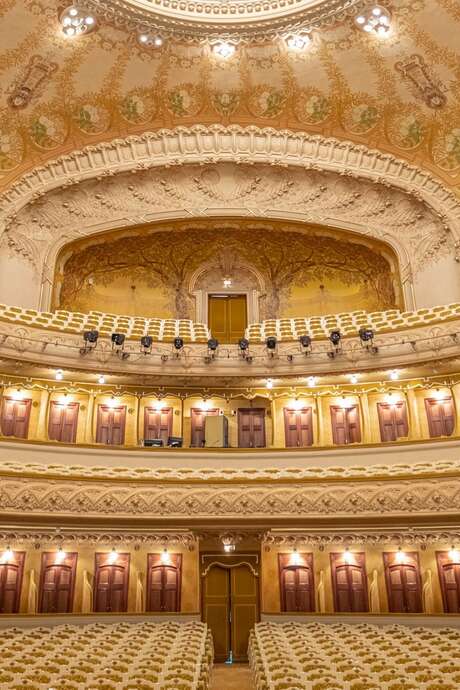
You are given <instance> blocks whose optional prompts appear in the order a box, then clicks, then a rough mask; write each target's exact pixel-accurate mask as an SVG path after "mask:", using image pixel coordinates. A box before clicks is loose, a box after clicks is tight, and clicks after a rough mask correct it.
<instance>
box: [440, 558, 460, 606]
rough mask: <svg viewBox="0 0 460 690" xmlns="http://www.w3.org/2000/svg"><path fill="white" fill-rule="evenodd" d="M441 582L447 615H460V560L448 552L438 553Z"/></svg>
mask: <svg viewBox="0 0 460 690" xmlns="http://www.w3.org/2000/svg"><path fill="white" fill-rule="evenodd" d="M436 560H437V562H438V572H439V581H440V583H441V592H442V603H443V605H444V612H445V613H460V558H459V557H458V555H457V556H456V557H455V558H452V556H451V554H450V553H449V552H448V551H437V552H436Z"/></svg>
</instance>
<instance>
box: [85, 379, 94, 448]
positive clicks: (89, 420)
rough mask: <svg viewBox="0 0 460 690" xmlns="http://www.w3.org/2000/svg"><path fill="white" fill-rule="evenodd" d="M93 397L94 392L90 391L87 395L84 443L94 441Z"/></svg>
mask: <svg viewBox="0 0 460 690" xmlns="http://www.w3.org/2000/svg"><path fill="white" fill-rule="evenodd" d="M95 399H96V394H95V393H92V392H91V393H90V394H89V396H88V409H87V410H86V427H85V443H94V437H93V416H94V401H95Z"/></svg>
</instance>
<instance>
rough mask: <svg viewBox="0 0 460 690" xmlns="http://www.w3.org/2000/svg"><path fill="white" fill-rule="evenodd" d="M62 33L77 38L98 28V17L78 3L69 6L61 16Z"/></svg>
mask: <svg viewBox="0 0 460 690" xmlns="http://www.w3.org/2000/svg"><path fill="white" fill-rule="evenodd" d="M59 21H60V22H61V27H62V33H63V34H64V36H66V37H67V38H77V37H78V36H82V35H83V34H88V33H90V32H91V31H93V30H94V29H95V28H96V17H94V16H93V15H92V14H89V13H88V12H86V11H85V10H84V9H83V8H81V7H77V6H76V5H70V7H67V8H66V9H65V10H64V11H63V12H62V14H61V15H60V17H59Z"/></svg>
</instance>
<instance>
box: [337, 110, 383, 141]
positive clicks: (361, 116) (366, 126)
mask: <svg viewBox="0 0 460 690" xmlns="http://www.w3.org/2000/svg"><path fill="white" fill-rule="evenodd" d="M379 119H380V111H379V109H378V107H377V106H376V105H373V104H371V103H358V104H356V105H352V106H350V107H349V108H348V109H347V110H346V111H345V114H344V126H345V129H348V130H349V131H350V132H354V133H355V134H364V133H365V132H369V131H370V130H371V129H373V128H374V127H375V126H376V125H377V124H378V122H379Z"/></svg>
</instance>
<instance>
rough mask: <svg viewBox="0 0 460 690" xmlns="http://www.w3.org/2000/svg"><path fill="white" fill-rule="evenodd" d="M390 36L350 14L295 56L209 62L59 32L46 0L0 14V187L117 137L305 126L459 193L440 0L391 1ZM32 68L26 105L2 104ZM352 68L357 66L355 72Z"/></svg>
mask: <svg viewBox="0 0 460 690" xmlns="http://www.w3.org/2000/svg"><path fill="white" fill-rule="evenodd" d="M391 10H392V13H393V20H394V31H393V34H392V36H391V37H390V38H389V39H387V40H386V41H385V42H383V43H382V42H379V41H376V40H372V39H373V37H371V36H368V35H365V34H364V33H363V32H360V31H359V30H357V29H356V28H355V26H354V23H353V19H352V17H348V16H344V17H343V20H342V23H339V24H332V25H331V26H324V27H321V29H318V30H317V31H316V32H314V36H313V42H312V45H311V47H310V49H309V50H308V51H307V52H306V53H299V54H292V53H288V52H287V51H286V49H285V46H284V44H283V42H282V41H273V42H271V43H267V44H266V45H264V46H256V45H254V44H252V43H251V42H248V43H246V44H244V45H241V46H239V47H238V51H237V54H236V55H235V57H234V58H232V59H230V60H229V61H227V62H225V63H223V62H222V61H219V60H216V59H215V58H214V57H213V56H212V55H211V54H210V52H209V49H208V47H206V46H199V45H198V46H191V45H185V44H180V43H177V42H175V40H174V39H170V40H168V41H166V42H165V45H164V46H163V48H162V49H161V50H159V51H147V50H145V49H142V48H141V47H140V46H139V45H138V44H137V41H136V38H135V35H134V33H133V32H132V31H131V32H130V31H129V30H128V28H127V27H123V28H114V27H113V26H112V25H110V24H109V23H106V22H105V21H101V23H100V28H99V29H98V30H97V31H95V32H94V33H92V34H91V35H89V36H86V37H84V39H82V40H81V41H78V42H74V43H69V42H66V41H65V40H64V39H63V38H61V37H60V36H59V33H58V25H57V13H58V5H57V3H56V1H55V0H24V2H23V3H14V2H12V1H11V0H8V1H7V2H3V3H2V7H1V8H0V44H1V46H2V49H1V56H0V57H1V59H0V82H1V84H2V89H1V90H0V184H1V185H3V186H6V185H7V184H8V183H9V182H10V181H11V180H12V179H14V178H16V177H17V176H18V175H20V174H21V173H22V172H24V171H25V170H27V169H30V167H32V166H33V165H34V164H37V163H38V162H39V161H43V160H44V159H46V158H47V157H51V156H53V157H54V156H55V154H58V153H61V152H62V153H63V152H66V151H67V152H68V151H71V150H74V149H75V148H81V147H82V146H84V145H85V144H90V143H95V142H98V141H102V140H108V139H112V138H114V137H118V136H120V135H126V134H129V133H140V132H143V131H152V130H157V129H158V128H161V127H171V126H173V125H190V124H193V123H196V122H200V123H204V124H207V123H214V122H221V123H223V124H229V123H239V124H242V125H245V124H257V125H259V126H267V125H268V126H274V127H277V128H280V129H281V128H285V127H290V128H291V129H294V130H295V129H303V130H305V129H307V130H308V131H310V132H312V133H319V134H323V135H326V136H331V135H332V136H336V137H338V138H340V139H347V140H351V141H354V142H357V143H366V144H368V145H369V146H370V147H376V148H379V149H380V150H382V151H388V152H391V153H394V154H395V155H396V156H398V157H404V158H405V159H407V160H409V161H412V162H414V163H416V164H418V165H421V166H422V167H425V168H427V169H430V170H431V171H434V172H436V174H437V175H439V176H441V177H443V178H444V179H445V180H446V181H447V182H448V183H449V184H450V185H452V186H453V187H456V188H457V189H458V184H459V183H458V179H459V173H460V105H459V101H458V93H459V90H460V71H459V67H458V65H459V48H458V41H457V37H458V33H459V29H460V26H459V24H460V19H459V16H458V8H457V5H456V3H455V2H452V1H450V0H418V1H417V2H416V1H415V0H398V1H397V2H394V3H392V6H391ZM34 56H39V57H40V59H41V61H42V62H41V67H40V70H41V74H45V77H44V78H43V79H41V77H40V78H39V76H37V75H36V78H35V81H34V83H33V84H32V87H33V88H32V92H31V93H30V92H28V93H27V98H26V99H25V100H26V101H27V103H24V105H23V106H22V107H21V108H20V109H18V108H15V107H12V100H11V99H14V94H15V92H16V91H17V90H18V88H19V89H20V87H21V84H24V83H26V82H28V80H29V81H30V77H28V76H27V75H28V71H30V65H31V64H33V59H34ZM357 66H359V69H357Z"/></svg>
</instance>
